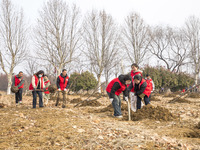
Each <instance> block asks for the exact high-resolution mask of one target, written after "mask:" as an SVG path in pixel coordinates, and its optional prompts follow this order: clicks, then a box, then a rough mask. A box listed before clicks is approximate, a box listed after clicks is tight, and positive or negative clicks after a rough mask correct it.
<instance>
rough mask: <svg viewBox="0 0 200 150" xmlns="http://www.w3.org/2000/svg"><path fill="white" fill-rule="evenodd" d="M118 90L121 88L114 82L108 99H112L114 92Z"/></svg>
mask: <svg viewBox="0 0 200 150" xmlns="http://www.w3.org/2000/svg"><path fill="white" fill-rule="evenodd" d="M120 88H121V86H120V84H119V83H118V82H115V83H114V84H113V87H112V89H111V91H110V98H114V96H115V92H116V91H117V90H118V89H120Z"/></svg>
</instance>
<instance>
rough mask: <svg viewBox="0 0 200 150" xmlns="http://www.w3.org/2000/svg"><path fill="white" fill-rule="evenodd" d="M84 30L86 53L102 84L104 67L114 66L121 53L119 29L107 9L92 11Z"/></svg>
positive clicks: (99, 82)
mask: <svg viewBox="0 0 200 150" xmlns="http://www.w3.org/2000/svg"><path fill="white" fill-rule="evenodd" d="M83 31H84V32H83V39H84V41H85V50H84V54H85V55H86V57H87V59H88V60H89V63H90V66H91V67H92V70H93V71H94V72H95V74H96V75H97V79H98V86H100V84H101V76H102V73H103V71H104V69H105V68H106V67H107V66H112V64H113V60H115V58H116V57H117V55H118V54H119V46H118V41H119V39H120V37H119V33H118V29H117V26H116V24H115V23H114V21H113V18H112V17H111V16H110V15H108V14H106V12H105V11H100V12H97V11H92V12H91V13H90V14H87V15H86V17H85V20H84V24H83Z"/></svg>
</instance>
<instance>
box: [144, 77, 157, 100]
mask: <svg viewBox="0 0 200 150" xmlns="http://www.w3.org/2000/svg"><path fill="white" fill-rule="evenodd" d="M145 80H146V82H147V84H148V85H149V86H150V88H151V93H152V92H153V91H154V90H155V85H154V82H153V80H152V79H151V77H150V75H149V74H147V75H146V78H145ZM150 99H151V94H150V96H149V101H150Z"/></svg>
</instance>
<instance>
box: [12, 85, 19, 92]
mask: <svg viewBox="0 0 200 150" xmlns="http://www.w3.org/2000/svg"><path fill="white" fill-rule="evenodd" d="M18 91H19V88H18V87H17V86H12V87H11V92H13V93H17V92H18Z"/></svg>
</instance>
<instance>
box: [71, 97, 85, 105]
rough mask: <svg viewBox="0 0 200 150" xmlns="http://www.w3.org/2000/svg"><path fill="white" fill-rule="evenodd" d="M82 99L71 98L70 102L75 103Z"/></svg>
mask: <svg viewBox="0 0 200 150" xmlns="http://www.w3.org/2000/svg"><path fill="white" fill-rule="evenodd" d="M81 101H82V100H81V98H75V99H73V100H71V101H70V103H72V104H74V103H79V102H81Z"/></svg>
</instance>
